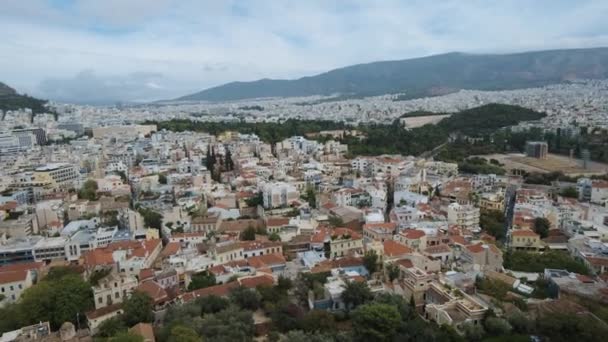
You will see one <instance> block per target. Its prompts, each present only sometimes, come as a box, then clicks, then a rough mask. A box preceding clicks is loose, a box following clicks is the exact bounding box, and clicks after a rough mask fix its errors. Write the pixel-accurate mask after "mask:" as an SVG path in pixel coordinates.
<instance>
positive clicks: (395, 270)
mask: <svg viewBox="0 0 608 342" xmlns="http://www.w3.org/2000/svg"><path fill="white" fill-rule="evenodd" d="M399 273H400V272H399V266H397V265H395V264H393V263H390V264H388V265H386V275H387V276H388V280H389V281H390V282H391V283H392V282H393V280H395V279H397V278H399Z"/></svg>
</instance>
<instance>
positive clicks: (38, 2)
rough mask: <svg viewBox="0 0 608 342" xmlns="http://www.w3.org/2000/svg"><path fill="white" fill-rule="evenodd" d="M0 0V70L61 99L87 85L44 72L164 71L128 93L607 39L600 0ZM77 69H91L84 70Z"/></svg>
mask: <svg viewBox="0 0 608 342" xmlns="http://www.w3.org/2000/svg"><path fill="white" fill-rule="evenodd" d="M55 2H57V1H55ZM2 7H3V8H2V11H0V31H1V32H3V39H2V40H0V74H1V75H2V80H3V81H5V82H7V83H9V84H11V85H14V86H16V87H17V88H18V89H20V90H22V91H27V92H30V93H34V94H37V95H40V96H47V97H52V98H59V97H58V94H61V95H62V96H61V98H62V99H64V100H72V99H78V98H80V99H81V97H82V96H84V95H85V94H82V92H78V93H70V91H74V89H73V87H67V88H65V89H56V90H52V89H49V81H48V80H50V81H52V82H51V84H54V85H55V86H62V87H66V86H67V85H68V84H73V82H76V81H84V80H86V82H87V83H86V84H87V89H89V90H90V91H93V90H94V89H95V87H98V88H100V89H101V90H103V91H102V92H98V94H105V93H107V94H108V96H109V95H111V96H115V92H112V91H109V89H108V86H107V82H106V81H109V82H110V83H112V84H115V83H116V82H117V80H119V82H118V83H119V84H122V85H124V84H125V82H126V84H129V87H132V85H131V83H129V82H132V81H133V76H132V75H133V74H136V73H140V72H145V73H154V74H157V75H162V78H163V82H160V81H158V80H154V81H151V80H148V79H146V82H152V83H149V84H148V85H146V83H141V84H140V85H141V87H142V89H143V91H142V92H140V93H132V91H129V92H127V94H128V96H137V99H142V98H146V99H147V98H154V97H160V98H167V97H172V96H178V95H183V94H186V93H189V92H191V91H198V90H201V89H203V88H206V87H209V86H213V85H218V84H221V83H225V82H229V81H234V80H253V79H258V78H263V77H269V78H286V77H289V78H292V77H300V76H305V75H309V74H312V73H317V72H322V71H326V70H328V69H331V68H335V67H339V66H345V65H350V64H354V63H362V62H370V61H375V60H386V59H403V58H409V57H417V56H423V55H428V54H434V53H443V52H450V51H466V52H511V51H522V50H530V49H535V50H538V49H545V48H562V47H568V48H569V47H589V46H600V45H603V46H606V45H608V27H606V25H605V23H604V20H605V18H606V17H607V16H608V2H606V1H602V0H596V1H577V2H576V4H574V2H572V1H567V0H545V1H535V2H530V1H523V0H521V1H517V0H513V1H501V2H488V1H484V0H469V1H464V0H462V1H461V0H446V1H397V0H385V1H363V0H353V1H347V0H344V1H339V0H336V1H327V0H317V1H313V0H306V1H304V0H302V1H273V0H260V1H237V0H233V1H213V0H211V1H195V0H190V1H187V0H184V1H171V0H111V1H110V0H106V1H97V0H80V1H78V0H77V1H73V4H70V2H69V1H68V2H67V3H66V4H65V5H64V6H52V5H51V3H50V2H48V1H43V0H29V1H22V0H4V1H3V4H2ZM83 70H91V71H92V72H88V73H89V75H92V77H89V78H85V79H84V80H83V79H82V75H83V73H82V71H83ZM84 75H87V72H85V73H84ZM137 79H138V81H141V80H142V79H140V78H137ZM45 80H47V81H45ZM43 81H44V82H43ZM127 81H129V82H127ZM156 82H159V83H156ZM150 84H155V85H159V86H160V88H156V87H150V86H149V85H150ZM76 88H77V87H76ZM121 99H124V98H121ZM132 99H135V98H132Z"/></svg>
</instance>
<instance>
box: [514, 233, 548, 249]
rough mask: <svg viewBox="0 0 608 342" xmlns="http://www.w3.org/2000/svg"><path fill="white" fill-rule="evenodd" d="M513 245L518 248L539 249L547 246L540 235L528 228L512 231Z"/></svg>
mask: <svg viewBox="0 0 608 342" xmlns="http://www.w3.org/2000/svg"><path fill="white" fill-rule="evenodd" d="M511 247H512V248H514V249H516V250H532V251H538V250H540V249H543V248H545V246H544V243H543V242H542V240H541V239H540V236H539V235H538V234H536V233H535V232H533V231H531V230H528V229H517V230H513V231H511Z"/></svg>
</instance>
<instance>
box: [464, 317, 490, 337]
mask: <svg viewBox="0 0 608 342" xmlns="http://www.w3.org/2000/svg"><path fill="white" fill-rule="evenodd" d="M462 330H463V331H464V336H465V337H466V338H467V340H468V341H481V340H482V339H483V337H484V336H485V334H486V332H485V331H484V330H483V327H482V326H481V324H473V323H471V322H466V323H464V324H463V325H462Z"/></svg>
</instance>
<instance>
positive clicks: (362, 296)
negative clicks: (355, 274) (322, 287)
mask: <svg viewBox="0 0 608 342" xmlns="http://www.w3.org/2000/svg"><path fill="white" fill-rule="evenodd" d="M373 298H374V296H373V295H372V291H371V290H370V289H369V287H368V286H367V284H366V283H364V282H358V281H349V282H347V283H346V285H345V286H344V291H343V292H342V301H343V302H344V305H345V306H346V310H349V311H350V310H352V309H354V308H356V307H358V306H359V305H362V304H365V303H367V302H369V301H371V300H372V299H373Z"/></svg>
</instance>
